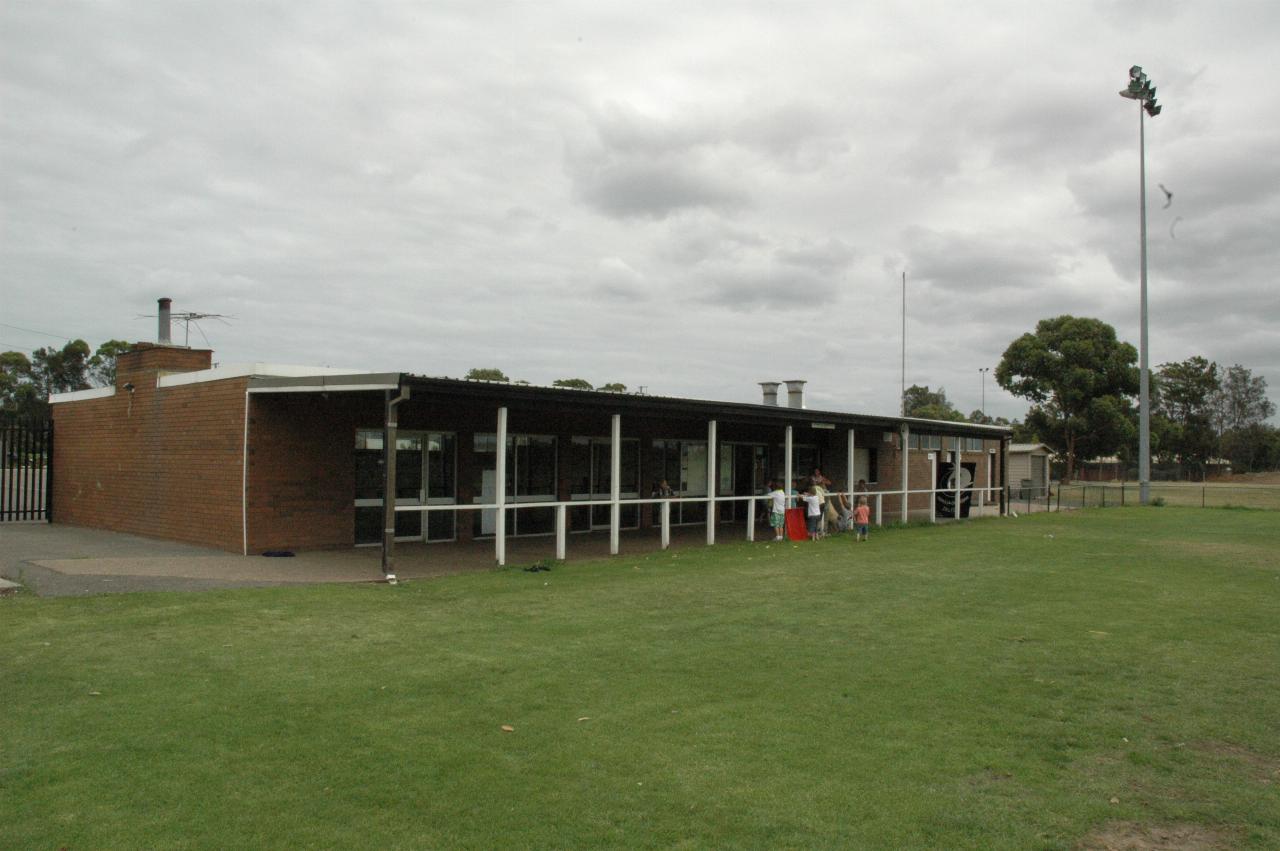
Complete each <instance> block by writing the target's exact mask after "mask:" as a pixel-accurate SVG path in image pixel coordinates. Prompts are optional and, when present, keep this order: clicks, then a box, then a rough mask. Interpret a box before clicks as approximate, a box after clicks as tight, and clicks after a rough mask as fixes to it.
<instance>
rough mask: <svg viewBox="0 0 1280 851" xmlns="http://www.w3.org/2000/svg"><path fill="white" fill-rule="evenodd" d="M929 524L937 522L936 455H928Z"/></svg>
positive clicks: (934, 453) (931, 453) (933, 453)
mask: <svg viewBox="0 0 1280 851" xmlns="http://www.w3.org/2000/svg"><path fill="white" fill-rule="evenodd" d="M929 522H930V523H937V522H938V453H937V452H930V453H929Z"/></svg>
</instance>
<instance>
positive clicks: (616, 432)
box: [609, 414, 622, 556]
mask: <svg viewBox="0 0 1280 851" xmlns="http://www.w3.org/2000/svg"><path fill="white" fill-rule="evenodd" d="M621 479H622V415H621V414H614V415H613V431H612V435H611V439H610V442H609V554H610V555H615V556H616V555H617V554H618V530H619V528H620V527H621V526H622V505H621V499H622V481H621Z"/></svg>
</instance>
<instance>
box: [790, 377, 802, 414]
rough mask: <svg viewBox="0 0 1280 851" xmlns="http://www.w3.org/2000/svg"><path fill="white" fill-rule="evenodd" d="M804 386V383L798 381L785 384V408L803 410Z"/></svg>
mask: <svg viewBox="0 0 1280 851" xmlns="http://www.w3.org/2000/svg"><path fill="white" fill-rule="evenodd" d="M804 385H805V382H804V381H801V380H800V379H795V380H793V381H788V382H787V407H788V408H803V407H804Z"/></svg>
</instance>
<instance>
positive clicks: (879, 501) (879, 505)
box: [876, 494, 884, 526]
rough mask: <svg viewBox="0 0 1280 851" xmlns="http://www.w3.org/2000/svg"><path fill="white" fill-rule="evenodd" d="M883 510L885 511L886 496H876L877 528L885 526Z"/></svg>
mask: <svg viewBox="0 0 1280 851" xmlns="http://www.w3.org/2000/svg"><path fill="white" fill-rule="evenodd" d="M883 509H884V495H883V494H876V525H877V526H883V525H884V513H883Z"/></svg>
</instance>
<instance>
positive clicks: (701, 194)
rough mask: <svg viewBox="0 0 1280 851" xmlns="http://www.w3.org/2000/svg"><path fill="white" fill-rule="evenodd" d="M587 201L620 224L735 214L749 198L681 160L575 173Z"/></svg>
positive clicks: (606, 166)
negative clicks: (697, 212) (695, 213)
mask: <svg viewBox="0 0 1280 851" xmlns="http://www.w3.org/2000/svg"><path fill="white" fill-rule="evenodd" d="M574 172H575V174H574V180H575V183H576V184H577V190H578V193H579V194H580V195H581V197H582V198H583V200H585V201H586V202H587V203H588V204H590V205H591V206H592V207H594V208H595V209H597V210H599V211H600V212H602V213H604V214H605V215H608V216H613V217H616V218H623V219H625V218H649V219H664V218H666V217H667V216H670V215H672V214H673V213H676V212H679V211H681V210H687V209H698V208H705V209H732V208H735V207H741V206H743V205H744V204H745V203H746V202H747V200H748V199H747V196H746V193H745V192H743V190H742V189H741V188H740V187H738V186H735V185H734V184H732V183H731V182H729V181H728V180H726V179H723V178H720V177H718V176H716V175H713V174H708V173H706V172H700V171H698V170H697V169H695V168H693V167H692V166H691V165H689V164H687V163H684V162H680V161H679V160H676V159H670V158H664V159H663V160H661V161H655V160H645V161H639V162H636V161H632V162H613V163H608V164H602V165H599V166H594V167H590V166H587V167H582V166H580V167H578V168H576V169H574Z"/></svg>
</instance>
